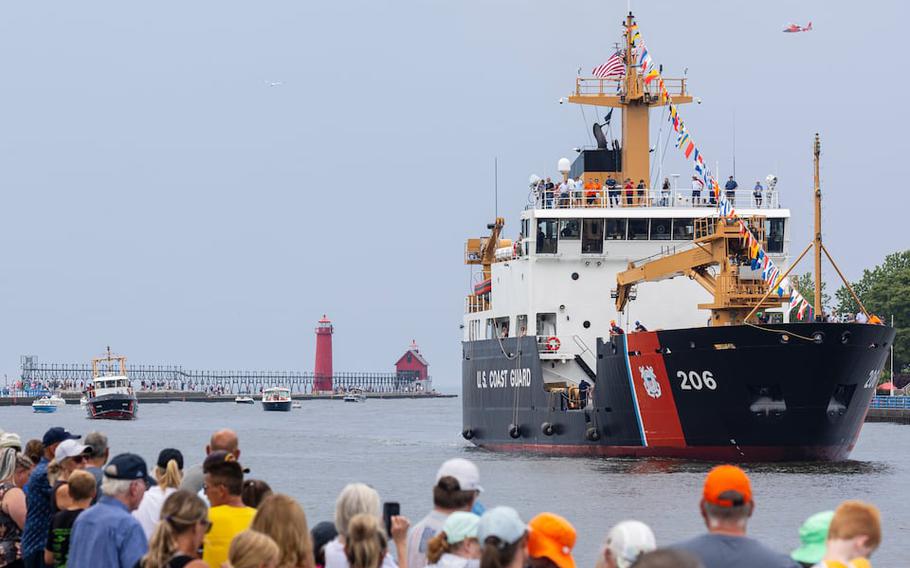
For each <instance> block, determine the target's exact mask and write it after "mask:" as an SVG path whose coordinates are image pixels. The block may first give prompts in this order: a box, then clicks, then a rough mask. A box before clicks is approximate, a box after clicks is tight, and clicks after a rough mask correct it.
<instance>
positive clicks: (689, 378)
mask: <svg viewBox="0 0 910 568" xmlns="http://www.w3.org/2000/svg"><path fill="white" fill-rule="evenodd" d="M676 376H677V377H678V378H679V379H682V383H681V384H680V386H679V388H681V389H682V390H701V389H703V388H706V389H709V390H714V389H716V388H717V381H715V380H714V374H713V373H712V372H711V371H702V372H701V373H699V372H698V371H689V372H688V373H687V372H686V371H676Z"/></svg>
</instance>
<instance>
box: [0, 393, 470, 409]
mask: <svg viewBox="0 0 910 568" xmlns="http://www.w3.org/2000/svg"><path fill="white" fill-rule="evenodd" d="M363 394H364V395H365V396H366V398H368V399H406V398H410V399H437V398H457V397H458V395H457V394H444V393H413V392H373V393H369V392H368V393H363ZM241 395H244V396H251V397H253V399H254V400H256V397H257V396H258V395H254V394H243V393H240V394H216V395H210V394H206V393H203V392H196V391H141V392H137V393H136V397H137V398H138V399H139V402H141V403H146V404H167V403H169V402H229V403H232V404H236V403H234V398H235V397H237V396H241ZM60 396H61V397H62V398H63V399H64V400H65V401H66V404H68V405H69V404H75V405H78V404H79V399H80V398H81V396H82V393H79V392H63V393H60ZM343 397H344V394H299V393H298V394H292V395H291V399H292V400H300V401H304V400H341V399H342V398H343ZM37 398H40V397H35V396H20V397H15V396H3V397H0V407H2V406H31V404H32V402H33V401H34V400H35V399H37ZM256 402H259V401H258V400H256Z"/></svg>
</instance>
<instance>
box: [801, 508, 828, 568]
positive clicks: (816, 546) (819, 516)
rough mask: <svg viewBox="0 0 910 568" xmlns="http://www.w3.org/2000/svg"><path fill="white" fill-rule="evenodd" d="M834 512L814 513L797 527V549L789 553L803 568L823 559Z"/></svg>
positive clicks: (807, 567) (809, 567) (808, 567)
mask: <svg viewBox="0 0 910 568" xmlns="http://www.w3.org/2000/svg"><path fill="white" fill-rule="evenodd" d="M833 517H834V511H822V512H821V513H815V514H814V515H812V516H811V517H809V518H808V519H806V521H805V522H804V523H803V524H802V526H801V527H799V548H797V549H796V550H794V551H793V552H791V553H790V558H792V559H793V560H796V561H797V562H798V563H799V565H800V566H802V567H803V568H811V567H812V566H815V565H816V564H818V563H819V562H821V561H822V558H824V557H825V541H826V540H828V527H829V526H831V519H832V518H833Z"/></svg>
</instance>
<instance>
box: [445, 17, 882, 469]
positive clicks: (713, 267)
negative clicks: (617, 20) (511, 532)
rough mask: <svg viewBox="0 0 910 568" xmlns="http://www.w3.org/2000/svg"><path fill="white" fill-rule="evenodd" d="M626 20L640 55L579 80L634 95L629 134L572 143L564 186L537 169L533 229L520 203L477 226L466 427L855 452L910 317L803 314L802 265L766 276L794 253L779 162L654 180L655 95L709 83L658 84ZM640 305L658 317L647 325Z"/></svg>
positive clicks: (478, 440) (781, 455)
mask: <svg viewBox="0 0 910 568" xmlns="http://www.w3.org/2000/svg"><path fill="white" fill-rule="evenodd" d="M624 28H625V30H624V34H625V38H624V39H625V49H624V50H623V51H621V52H620V53H619V55H618V57H619V58H621V63H622V67H623V71H624V72H623V73H622V74H621V75H618V76H614V77H608V78H583V77H579V78H577V79H576V84H575V90H574V92H573V94H572V95H571V96H569V97H568V102H570V103H575V104H583V105H594V106H598V107H609V108H611V109H617V108H618V109H620V110H621V113H622V134H621V141H620V140H614V141H612V142H611V141H609V140H607V136H605V135H604V129H603V128H602V127H601V125H595V127H594V134H595V137H596V138H597V140H598V145H597V148H591V149H583V150H581V151H580V152H579V154H578V156H577V158H576V159H575V161H574V163H571V164H570V163H569V161H568V160H565V159H563V160H560V167H559V169H560V172H561V174H562V177H563V179H562V180H560V179H557V180H556V184H555V185H557V187H554V188H548V187H547V185H546V183H545V182H544V181H541V180H539V179H538V178H536V177H532V180H531V182H532V186H533V192H532V195H533V200H532V204H531V205H529V206H528V207H526V208H525V209H524V210H523V211H522V212H521V216H520V229H519V231H518V233H519V234H518V238H517V239H516V240H515V241H512V240H509V239H504V238H502V237H501V232H502V229H503V227H504V224H505V222H504V220H503V219H502V218H497V219H496V220H495V222H494V223H492V224H490V225H489V226H488V229H489V230H490V233H489V235H488V236H486V237H481V238H474V239H469V240H468V241H467V244H466V248H465V262H466V263H467V264H469V265H474V266H476V267H479V271H477V272H476V274H475V276H476V277H477V278H476V285H475V286H474V290H473V292H472V293H471V294H470V295H468V296H467V299H466V303H465V315H464V326H463V327H464V337H463V361H462V369H463V370H462V381H463V385H462V386H463V430H462V435H463V436H464V437H465V438H466V439H468V440H470V441H471V442H473V443H474V444H476V445H478V446H481V447H484V448H488V449H492V450H506V451H533V452H542V453H553V454H574V455H604V456H666V457H682V458H693V459H712V460H713V459H716V460H735V461H745V460H751V461H756V460H759V461H765V460H770V461H776V460H837V459H844V458H845V457H846V456H847V455H848V454H849V452H850V450H851V449H852V447H853V445H854V443H855V441H856V438H857V436H858V435H859V431H860V428H861V426H862V423H863V419H864V417H865V414H866V410H867V408H868V405H869V400H870V397H871V396H872V394H873V391H874V387H875V384H876V381H877V378H878V375H879V373H880V372H881V370H882V367H883V365H884V363H885V359H886V357H887V353H888V348H887V347H888V345H889V344H890V342H891V341H893V338H894V331H893V329H891V328H889V327H886V326H882V325H869V324H857V323H826V322H823V321H822V320H823V318H822V317H808V312H807V311H806V312H805V314H804V315H805V316H806V317H803V318H801V321H790V314H791V310H790V309H789V307H790V306H789V300H790V299H791V294H790V292H789V288H788V293H787V294H786V295H782V293H780V292H779V293H771V292H772V290H771V288H775V289H776V288H777V285H778V284H780V283H782V282H784V279H783V278H784V277H786V274H783V275H781V277H778V273H776V272H772V280H773V282H772V284H773V285H772V286H769V285H768V283H767V282H766V278H764V277H763V275H760V274H759V273H760V272H765V271H763V270H761V268H762V265H763V266H765V267H767V266H768V265H769V263H770V265H773V266H781V267H783V266H787V265H789V264H790V212H789V210H788V209H786V208H784V207H782V206H781V205H780V203H779V199H778V194H777V193H776V191H774V189H775V188H774V185H773V182H775V181H776V179H773V178H771V179H769V181H771V182H772V183H771V184H770V186H769V187H766V188H764V191H762V192H761V193H760V199H757V196H756V195H755V194H753V190H752V188H750V189H749V190H747V191H740V190H733V191H729V192H727V191H724V190H723V189H721V191H720V193H715V192H712V191H711V188H710V187H708V188H706V189H705V190H703V191H701V192H700V193H697V192H693V191H692V189H690V188H689V186H688V183H689V182H688V180H687V182H686V186H685V187H683V188H680V187H678V185H677V184H676V183H675V182H674V183H672V184H666V183H663V180H658V181H657V183H653V184H652V183H651V182H652V180H651V178H650V175H649V174H650V172H651V161H650V142H649V137H648V133H649V128H648V121H649V113H650V111H651V109H658V110H661V111H662V112H666V110H665V107H666V105H667V103H668V100H670V99H672V101H673V103H674V104H677V105H679V104H684V103H687V102H691V101H692V96H691V95H690V93H689V92H688V89H687V85H686V80H685V79H668V78H663V77H660V81H659V83H658V82H657V81H650V82H649V81H648V80H647V79H648V77H647V76H644V74H643V73H641V68H640V66H639V64H638V58H639V57H641V56H642V54H641V51H642V49H643V46H640V45H637V44H636V42H635V39H636V37H638V36H639V34H638V32H637V26H636V25H635V23H634V20H633V19H632V16H631V14H630V15H629V17H628V18H627V19H626V22H625V25H624ZM650 74H651V75H652V76H653V75H655V71H654V70H651V71H650ZM658 85H659V86H658ZM674 112H675V110H674ZM817 156H818V144H817V143H816V158H817ZM687 157H689V156H688V155H687ZM816 165H817V159H816ZM570 179H571V180H575V181H574V183H572V184H569V183H568V180H570ZM610 179H612V180H614V181H615V182H616V185H617V187H616V188H612V189H611V187H609V185H608V180H610ZM816 179H817V178H816ZM627 180H629V181H627ZM560 182H563V183H564V184H565V186H564V187H563V188H562V189H560V188H559V187H558V186H561V185H563V183H560ZM698 183H699V182H696V188H697V186H698ZM610 185H611V184H610ZM668 186H669V187H668ZM651 188H655V189H651ZM721 194H722V195H721ZM719 197H722V198H723V199H724V203H723V207H724V208H721V204H720V203H719V199H718V198H719ZM816 199H820V193H819V192H818V190H816ZM734 203H735V205H736V215H735V218H733V217H731V215H730V214H729V212H730V210H731V209H732V206H733V204H734ZM816 211H817V219H816V222H817V223H820V220H819V219H820V217H819V216H818V212H819V211H820V209H819V208H817V210H816ZM817 227H819V228H818V230H817V231H816V232H817V235H816V238H817V241H816V242H815V245H816V257H817V261H816V262H817V263H818V262H820V257H821V253H822V243H821V232H820V225H817ZM759 250H760V251H761V254H760V255H759V254H758V252H757V251H759ZM807 250H808V249H807ZM804 254H805V251H804V252H803V255H804ZM803 255H800V258H802V256H803ZM756 257H757V259H758V260H759V261H761V262H760V263H759V266H756V262H755V259H756ZM781 290H783V289H781ZM794 293H795V292H794ZM815 307H816V309H817V312H818V313H816V316H820V315H821V314H822V312H823V310H822V309H819V308H820V307H819V302H818V300H816V303H815ZM801 311H802V310H801ZM794 319H797V318H795V317H794ZM613 320H615V321H616V322H617V323H615V324H612V323H611V322H612V321H613ZM636 320H637V321H640V322H642V327H645V326H646V327H648V328H650V329H651V331H641V332H636V333H629V332H630V331H632V329H631V328H632V327H633V323H632V322H634V321H636ZM622 329H624V330H625V333H620V330H622ZM611 330H612V331H611Z"/></svg>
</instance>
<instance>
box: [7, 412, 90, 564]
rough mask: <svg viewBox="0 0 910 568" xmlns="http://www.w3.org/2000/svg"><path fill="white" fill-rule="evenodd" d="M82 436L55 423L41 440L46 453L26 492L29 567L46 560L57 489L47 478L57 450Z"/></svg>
mask: <svg viewBox="0 0 910 568" xmlns="http://www.w3.org/2000/svg"><path fill="white" fill-rule="evenodd" d="M80 437H81V436H77V435H75V434H72V433H70V432H68V431H67V430H66V429H64V428H61V427H60V426H54V427H53V428H50V429H49V430H48V431H47V432H45V433H44V437H43V438H42V439H41V443H42V444H43V445H44V453H43V454H42V455H41V460H40V461H39V462H38V464H37V465H36V466H35V469H34V470H32V474H31V476H30V477H29V478H28V488H27V489H28V490H27V491H26V493H25V504H26V507H27V509H26V510H27V512H26V514H25V526H24V527H23V528H22V540H21V542H20V546H21V550H22V558H23V562H24V564H25V566H41V565H42V564H43V563H44V549H45V547H46V545H47V533H48V530H50V526H51V518H52V517H53V515H54V512H53V511H52V510H51V498H52V497H53V495H54V492H53V491H52V489H51V485H50V483H49V482H48V479H47V466H48V464H49V463H50V461H51V460H52V459H54V453H55V452H56V451H57V446H59V445H60V443H61V442H63V441H64V440H78V439H79V438H80Z"/></svg>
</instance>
